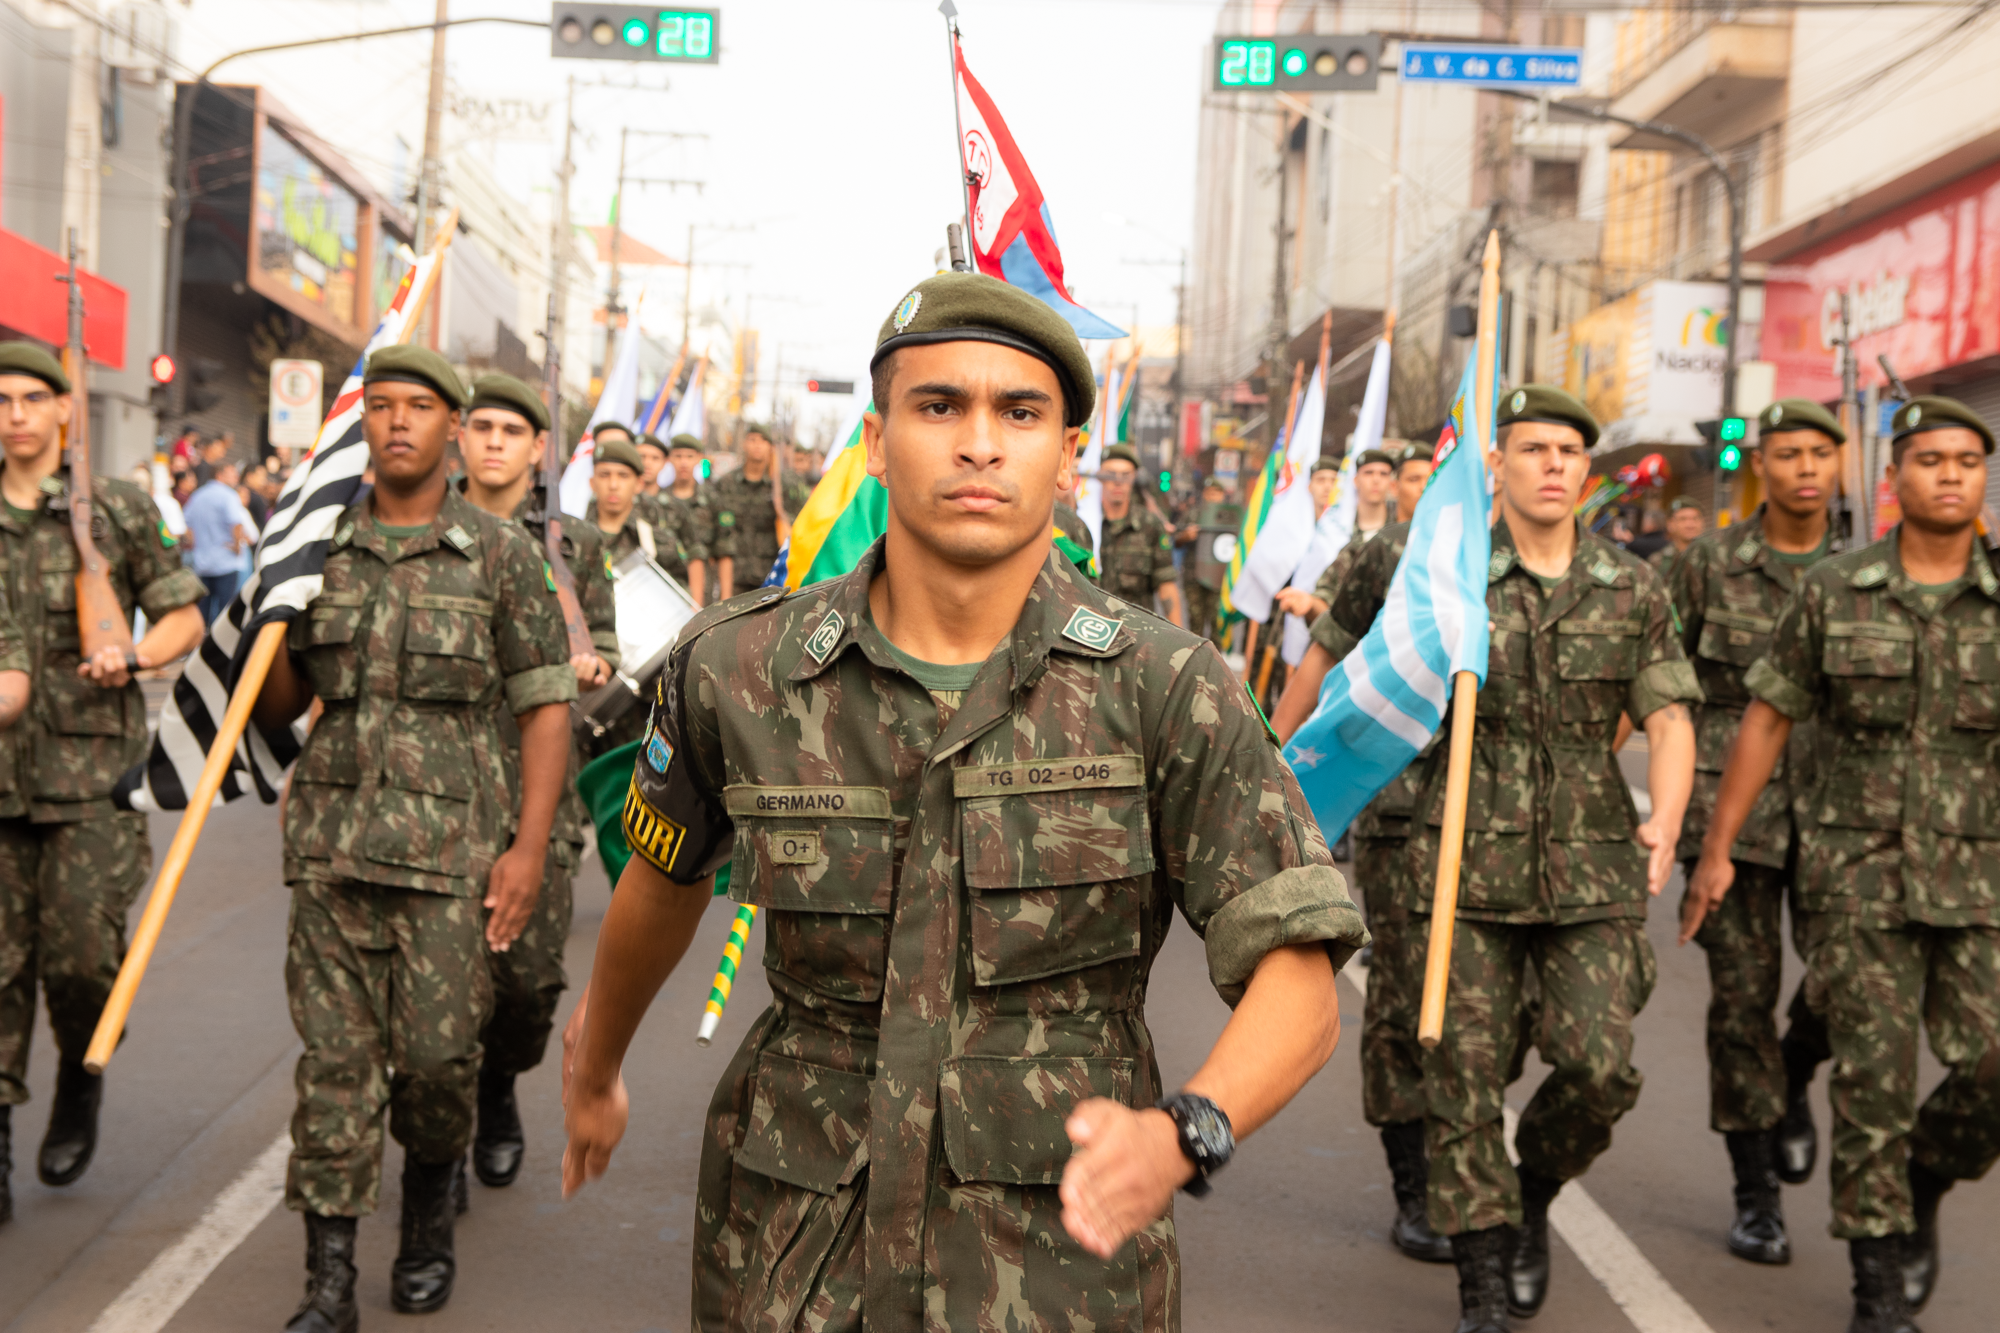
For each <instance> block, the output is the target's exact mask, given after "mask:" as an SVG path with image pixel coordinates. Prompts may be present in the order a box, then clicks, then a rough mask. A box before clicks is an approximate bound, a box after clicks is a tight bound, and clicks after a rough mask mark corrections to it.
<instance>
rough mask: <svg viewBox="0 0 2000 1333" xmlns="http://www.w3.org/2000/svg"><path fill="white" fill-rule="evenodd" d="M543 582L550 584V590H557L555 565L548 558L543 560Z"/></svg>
mask: <svg viewBox="0 0 2000 1333" xmlns="http://www.w3.org/2000/svg"><path fill="white" fill-rule="evenodd" d="M542 582H544V583H546V584H548V585H549V591H550V592H554V591H555V590H556V571H555V566H553V565H551V564H550V563H549V562H548V561H546V560H544V561H542Z"/></svg>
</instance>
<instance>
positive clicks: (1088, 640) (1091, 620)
mask: <svg viewBox="0 0 2000 1333" xmlns="http://www.w3.org/2000/svg"><path fill="white" fill-rule="evenodd" d="M1124 624H1125V622H1124V621H1122V620H1112V619H1111V618H1110V617H1108V616H1101V615H1099V614H1098V613H1097V612H1095V611H1093V610H1091V609H1090V608H1089V607H1087V606H1079V607H1078V608H1077V609H1076V610H1075V611H1074V612H1072V613H1071V614H1070V618H1069V623H1068V624H1067V625H1064V626H1063V637H1064V638H1065V639H1074V640H1076V641H1077V642H1078V643H1080V644H1082V645H1083V646H1084V647H1086V648H1094V649H1097V650H1099V651H1102V650H1104V649H1106V648H1109V647H1110V646H1111V641H1112V640H1113V639H1115V638H1117V637H1118V631H1119V629H1120V628H1121V627H1123V626H1124Z"/></svg>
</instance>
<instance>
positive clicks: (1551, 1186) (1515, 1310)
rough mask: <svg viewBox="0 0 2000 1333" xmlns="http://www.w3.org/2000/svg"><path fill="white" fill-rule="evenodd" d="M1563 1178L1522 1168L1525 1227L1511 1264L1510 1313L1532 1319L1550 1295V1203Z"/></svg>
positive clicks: (1509, 1265) (1508, 1273)
mask: <svg viewBox="0 0 2000 1333" xmlns="http://www.w3.org/2000/svg"><path fill="white" fill-rule="evenodd" d="M1562 1187H1563V1185H1562V1182H1561V1181H1560V1180H1551V1179H1549V1178H1548V1177H1547V1176H1544V1175H1541V1174H1538V1173H1537V1172H1534V1171H1530V1170H1528V1169H1527V1168H1526V1167H1523V1168H1521V1230H1520V1234H1519V1235H1517V1236H1516V1237H1515V1238H1514V1256H1513V1258H1512V1260H1511V1261H1510V1262H1509V1263H1508V1265H1507V1313H1509V1314H1511V1315H1513V1316H1514V1317H1515V1318H1516V1319H1532V1318H1534V1317H1535V1315H1536V1314H1537V1313H1538V1312H1539V1311H1540V1310H1541V1308H1542V1302H1543V1301H1545V1300H1547V1299H1548V1296H1549V1205H1550V1204H1551V1203H1553V1202H1555V1197H1556V1191H1558V1190H1560V1189H1561V1188H1562Z"/></svg>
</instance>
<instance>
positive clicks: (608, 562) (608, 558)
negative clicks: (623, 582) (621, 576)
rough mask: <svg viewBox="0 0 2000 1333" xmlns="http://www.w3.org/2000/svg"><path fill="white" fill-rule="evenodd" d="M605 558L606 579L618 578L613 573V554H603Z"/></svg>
mask: <svg viewBox="0 0 2000 1333" xmlns="http://www.w3.org/2000/svg"><path fill="white" fill-rule="evenodd" d="M603 557H604V577H605V578H607V579H609V578H615V577H617V575H616V574H615V573H613V571H612V566H611V552H609V551H605V552H603Z"/></svg>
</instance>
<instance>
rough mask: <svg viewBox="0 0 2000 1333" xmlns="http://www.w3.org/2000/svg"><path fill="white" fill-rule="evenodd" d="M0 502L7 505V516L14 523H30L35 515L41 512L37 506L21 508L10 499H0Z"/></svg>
mask: <svg viewBox="0 0 2000 1333" xmlns="http://www.w3.org/2000/svg"><path fill="white" fill-rule="evenodd" d="M0 504H4V505H6V506H7V515H8V517H10V518H12V519H13V520H14V521H15V522H16V523H32V522H34V521H35V515H36V514H39V513H41V512H42V511H41V508H40V507H39V506H37V507H36V508H34V509H23V508H21V507H20V506H19V505H17V504H15V503H14V502H13V501H12V500H0Z"/></svg>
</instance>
